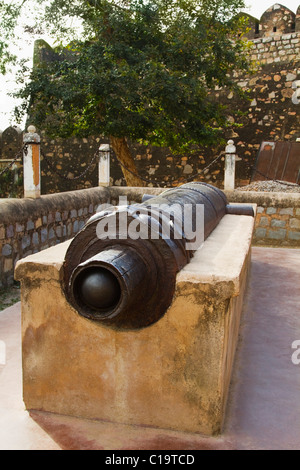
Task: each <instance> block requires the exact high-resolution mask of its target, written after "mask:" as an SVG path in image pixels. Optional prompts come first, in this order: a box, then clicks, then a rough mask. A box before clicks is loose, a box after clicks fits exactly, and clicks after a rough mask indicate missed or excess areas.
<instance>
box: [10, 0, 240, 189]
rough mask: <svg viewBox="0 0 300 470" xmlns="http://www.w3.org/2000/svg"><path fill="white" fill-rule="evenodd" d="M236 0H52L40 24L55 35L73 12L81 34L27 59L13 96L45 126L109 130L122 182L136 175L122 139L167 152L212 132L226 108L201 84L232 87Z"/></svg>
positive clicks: (54, 131)
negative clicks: (51, 53) (46, 56)
mask: <svg viewBox="0 0 300 470" xmlns="http://www.w3.org/2000/svg"><path fill="white" fill-rule="evenodd" d="M40 1H42V0H40ZM242 6H243V2H242V0H201V1H200V0H199V1H198V0H148V1H142V0H140V1H139V0H136V1H134V0H133V1H132V0H128V1H124V2H121V1H120V2H110V1H108V0H76V1H75V2H74V1H73V0H72V1H70V0H52V1H51V2H50V3H49V6H48V7H47V8H46V11H45V17H44V19H45V20H46V21H47V24H48V25H49V26H52V27H54V30H55V31H56V33H57V34H61V35H65V34H66V33H68V28H66V27H65V24H66V23H65V21H64V19H65V18H66V17H69V16H73V17H76V18H77V20H80V23H78V25H79V27H80V28H81V29H82V33H81V35H82V36H81V38H80V39H76V40H75V39H73V40H72V41H70V42H69V43H68V45H61V46H60V47H57V48H56V50H55V52H56V56H55V59H54V60H50V61H42V62H40V63H39V64H38V65H36V66H35V67H34V68H33V70H32V73H31V77H30V82H29V83H28V84H27V85H26V86H25V87H24V88H23V89H22V91H21V92H20V94H19V96H21V97H22V98H23V99H24V100H25V103H27V111H29V113H30V116H31V121H33V122H34V123H35V124H36V125H37V126H39V127H43V128H44V129H45V130H46V131H47V133H48V134H50V135H52V136H60V137H68V136H71V135H77V136H85V137H86V136H88V135H99V134H101V135H105V136H107V137H110V139H111V144H112V147H113V149H114V151H115V153H116V155H117V158H118V159H119V160H120V162H121V163H122V164H123V167H122V168H123V173H124V176H125V178H126V182H127V184H128V185H131V186H137V185H142V181H141V179H140V178H139V177H138V176H136V175H137V170H136V167H135V163H134V160H133V158H132V156H131V154H130V150H129V146H128V140H129V139H130V140H132V141H136V142H141V143H148V144H152V145H158V146H164V147H169V148H170V149H171V150H173V151H174V152H182V151H186V150H188V149H191V148H193V146H195V145H199V144H201V145H203V144H205V145H212V144H214V145H215V144H216V142H217V141H218V139H220V136H221V135H222V132H223V129H224V127H226V126H227V120H226V117H227V116H226V109H225V108H224V107H223V106H222V105H220V103H219V102H218V101H216V100H214V99H213V95H212V94H211V93H210V92H211V91H212V90H214V89H215V88H216V87H223V88H224V87H226V88H228V89H235V88H236V85H235V82H234V79H233V76H232V75H233V72H234V71H238V70H247V68H248V63H247V60H246V58H245V57H246V56H245V54H244V50H245V44H246V43H245V41H243V40H242V39H241V38H240V37H239V33H240V32H241V28H242V27H243V21H242V20H241V18H240V17H237V15H236V14H237V12H238V11H239V10H240V8H241V7H242ZM28 103H29V104H28ZM33 104H34V106H33ZM124 167H126V168H128V169H129V171H128V170H127V169H126V168H124Z"/></svg>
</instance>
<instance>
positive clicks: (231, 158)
mask: <svg viewBox="0 0 300 470" xmlns="http://www.w3.org/2000/svg"><path fill="white" fill-rule="evenodd" d="M235 152H236V147H235V145H234V142H233V140H228V142H227V146H226V148H225V174H224V189H225V190H232V189H234V186H235V161H236V155H235Z"/></svg>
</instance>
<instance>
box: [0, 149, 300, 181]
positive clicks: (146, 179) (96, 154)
mask: <svg viewBox="0 0 300 470" xmlns="http://www.w3.org/2000/svg"><path fill="white" fill-rule="evenodd" d="M27 146H28V144H27V143H25V144H24V145H23V147H22V148H21V149H20V150H19V152H18V153H17V154H16V156H15V157H14V158H13V159H12V160H11V162H10V163H9V164H8V165H7V166H6V167H5V168H4V169H3V170H1V171H0V176H2V175H3V174H4V173H6V172H7V171H8V170H10V169H11V167H12V166H13V165H14V163H16V162H17V161H20V160H22V156H23V154H25V155H26V153H27ZM99 155H100V149H97V150H96V152H95V153H94V155H93V156H92V158H91V160H90V162H89V163H88V166H87V168H86V169H85V170H84V171H83V172H82V173H80V174H79V175H77V176H73V177H71V176H67V175H62V174H61V173H60V172H59V171H58V170H57V169H56V168H55V166H54V165H53V164H52V162H51V161H50V160H49V159H48V158H47V157H46V155H45V154H44V152H42V150H41V156H42V157H43V159H44V160H45V162H46V164H47V165H48V167H49V168H50V170H51V171H53V173H55V174H56V175H57V176H59V177H60V178H62V179H63V180H65V181H76V180H79V179H81V178H82V177H83V176H85V175H86V174H87V173H88V172H89V171H91V168H92V166H93V165H94V164H95V160H96V158H97V157H98V158H99ZM223 155H225V152H224V151H223V152H221V153H220V154H219V155H218V156H217V157H216V158H214V159H213V160H212V161H211V162H210V163H209V164H208V165H206V167H204V168H202V169H201V171H200V172H197V173H194V174H192V175H190V176H188V177H187V178H185V179H182V178H179V179H176V180H173V181H172V184H173V185H174V183H187V182H189V181H191V180H193V179H194V178H195V177H199V175H201V174H202V173H204V172H205V171H206V170H208V169H209V168H210V167H211V166H212V165H213V164H214V163H216V162H217V161H218V160H219V159H220V158H221V157H222V156H223ZM115 160H116V161H117V162H118V163H119V164H120V166H121V167H122V168H124V169H125V170H126V171H128V172H129V173H131V174H132V175H133V176H135V177H137V178H139V179H141V180H142V181H144V182H145V183H148V184H155V185H158V187H160V186H162V185H165V182H164V183H162V184H160V183H159V182H158V181H156V180H152V179H150V178H145V177H143V176H140V175H138V174H137V173H135V172H134V171H132V170H131V169H130V168H128V167H127V166H126V165H124V163H122V162H120V161H119V160H118V159H115ZM0 163H1V159H0ZM243 163H244V164H245V165H246V166H247V167H248V169H249V170H250V171H252V174H255V173H258V174H259V175H260V176H262V177H263V178H265V179H266V180H269V181H273V182H274V183H279V184H284V185H286V186H295V185H297V183H289V182H285V181H280V180H277V179H274V178H271V177H269V176H268V175H265V174H264V173H262V172H261V171H260V170H258V169H257V168H256V167H255V165H253V166H251V165H250V164H248V163H247V162H246V161H245V160H243Z"/></svg>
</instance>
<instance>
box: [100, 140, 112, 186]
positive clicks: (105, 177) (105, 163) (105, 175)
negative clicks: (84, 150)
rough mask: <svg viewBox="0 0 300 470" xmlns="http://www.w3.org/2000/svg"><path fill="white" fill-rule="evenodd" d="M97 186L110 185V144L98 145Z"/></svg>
mask: <svg viewBox="0 0 300 470" xmlns="http://www.w3.org/2000/svg"><path fill="white" fill-rule="evenodd" d="M99 154H100V156H99V177H98V185H99V186H109V185H110V146H109V144H101V145H100V147H99Z"/></svg>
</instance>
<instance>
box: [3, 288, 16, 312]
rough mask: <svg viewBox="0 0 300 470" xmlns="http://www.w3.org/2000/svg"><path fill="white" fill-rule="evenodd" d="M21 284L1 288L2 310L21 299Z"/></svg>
mask: <svg viewBox="0 0 300 470" xmlns="http://www.w3.org/2000/svg"><path fill="white" fill-rule="evenodd" d="M20 294H21V292H20V286H19V285H17V284H16V285H13V286H11V287H7V288H6V289H0V312H1V311H2V310H4V309H6V308H7V307H10V306H11V305H13V304H15V303H16V302H19V301H20Z"/></svg>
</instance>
